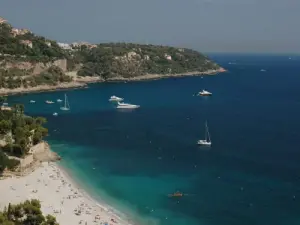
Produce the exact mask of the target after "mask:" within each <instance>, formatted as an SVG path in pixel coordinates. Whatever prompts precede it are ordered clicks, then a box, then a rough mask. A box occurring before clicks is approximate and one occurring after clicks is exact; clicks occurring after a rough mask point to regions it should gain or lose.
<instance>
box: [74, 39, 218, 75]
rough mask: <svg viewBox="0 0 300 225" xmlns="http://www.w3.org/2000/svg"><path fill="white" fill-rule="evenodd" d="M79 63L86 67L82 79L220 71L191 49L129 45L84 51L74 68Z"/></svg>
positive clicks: (81, 73)
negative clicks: (88, 77)
mask: <svg viewBox="0 0 300 225" xmlns="http://www.w3.org/2000/svg"><path fill="white" fill-rule="evenodd" d="M78 63H83V66H82V68H81V69H80V70H79V71H78V75H79V76H101V77H102V78H104V79H109V78H112V77H115V76H122V77H126V78H128V77H134V76H140V75H144V74H169V73H174V74H175V73H185V72H194V71H198V72H204V71H207V70H209V69H219V68H220V67H219V66H218V65H217V64H215V63H214V62H211V61H210V60H209V59H208V58H207V57H206V56H204V55H202V54H201V53H199V52H197V51H194V50H191V49H178V48H174V47H167V46H156V45H140V44H128V43H110V44H100V45H98V47H97V48H93V49H88V48H86V47H81V48H80V49H79V50H78V51H77V52H76V53H75V54H74V57H73V65H75V64H78Z"/></svg>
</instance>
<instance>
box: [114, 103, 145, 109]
mask: <svg viewBox="0 0 300 225" xmlns="http://www.w3.org/2000/svg"><path fill="white" fill-rule="evenodd" d="M139 107H140V106H139V105H133V104H129V103H123V102H118V106H117V109H136V108H139Z"/></svg>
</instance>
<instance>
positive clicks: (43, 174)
mask: <svg viewBox="0 0 300 225" xmlns="http://www.w3.org/2000/svg"><path fill="white" fill-rule="evenodd" d="M27 199H28V200H29V199H38V200H40V202H41V206H42V211H43V214H44V215H47V214H51V215H53V216H55V217H56V219H57V221H58V222H59V224H60V225H71V224H72V225H76V224H83V225H86V224H87V225H91V224H94V225H96V224H106V223H107V224H109V225H110V224H130V223H129V221H125V220H121V219H120V218H119V217H118V216H117V215H116V214H115V213H114V212H113V211H112V210H111V209H108V208H106V207H105V206H101V205H100V204H98V203H97V202H95V201H93V200H92V199H91V198H90V197H89V196H87V195H86V194H85V193H84V192H83V191H81V190H80V189H78V188H77V187H76V185H75V184H74V182H72V180H71V179H70V178H69V177H68V176H67V175H66V174H64V173H63V171H61V169H60V168H59V167H58V166H57V165H56V164H55V163H49V164H48V163H43V164H42V166H41V167H39V168H38V169H36V170H35V171H34V172H32V173H31V174H29V175H27V176H25V177H20V178H15V177H13V178H7V179H4V180H0V209H3V208H4V207H5V206H8V204H9V203H12V204H16V203H20V202H23V201H25V200H27ZM75 210H77V211H79V210H80V211H81V213H80V214H78V215H76V214H75V213H76V211H75ZM97 215H98V216H97ZM111 219H113V220H114V221H112V220H111Z"/></svg>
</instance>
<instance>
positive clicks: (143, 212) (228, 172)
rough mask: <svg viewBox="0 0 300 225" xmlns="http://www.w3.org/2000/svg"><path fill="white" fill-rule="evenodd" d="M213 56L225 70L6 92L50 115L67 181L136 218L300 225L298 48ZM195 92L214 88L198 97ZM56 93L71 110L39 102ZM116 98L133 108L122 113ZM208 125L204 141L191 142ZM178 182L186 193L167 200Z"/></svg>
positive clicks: (183, 223) (28, 108)
mask: <svg viewBox="0 0 300 225" xmlns="http://www.w3.org/2000/svg"><path fill="white" fill-rule="evenodd" d="M209 56H210V57H211V58H212V59H213V60H215V61H216V62H217V63H219V64H220V65H221V66H223V67H224V68H225V69H226V70H228V71H227V72H225V73H221V74H218V75H215V76H203V77H201V76H197V77H185V78H169V79H161V80H156V81H144V82H128V83H101V84H92V85H90V86H89V88H87V89H77V90H64V91H57V92H48V93H34V94H26V95H20V96H11V97H9V99H8V101H9V104H15V103H22V104H24V105H25V112H26V113H27V114H29V115H32V116H44V117H46V118H47V120H48V123H47V125H46V126H47V128H48V129H49V137H47V141H49V143H50V145H51V147H52V149H53V150H54V151H55V152H57V153H58V154H59V155H61V156H62V158H63V160H62V162H61V165H62V166H63V167H64V168H65V169H66V171H68V173H69V174H70V175H71V176H72V178H73V179H74V180H75V181H76V182H78V184H80V185H81V186H82V187H84V188H85V190H86V191H87V192H88V193H89V194H90V195H92V196H93V197H94V198H95V199H97V200H98V201H101V202H105V203H106V204H108V205H110V206H112V207H114V208H115V209H116V210H118V211H120V212H122V213H125V214H126V215H128V216H130V218H131V219H133V220H134V221H136V222H138V223H140V224H144V225H152V224H153V225H156V224H159V225H271V224H272V225H296V224H297V225H299V224H300V214H299V210H300V56H297V55H287V54H285V55H275V54H273V55H267V54H211V55H209ZM202 89H206V90H208V91H210V92H212V93H213V95H212V96H211V97H199V96H196V94H197V93H198V92H199V91H201V90H202ZM64 94H67V96H68V100H69V103H70V107H71V110H70V111H61V110H60V106H61V104H63V103H61V104H59V103H55V104H51V105H48V104H45V101H46V100H53V101H55V102H56V99H59V98H60V99H62V100H63V99H64ZM112 95H116V96H119V97H123V98H124V99H125V100H124V101H125V102H128V103H132V104H139V105H140V106H141V107H140V108H139V109H136V110H125V111H124V110H123V111H121V110H118V109H116V108H115V106H114V105H113V104H112V103H111V102H109V101H108V99H109V97H110V96H112ZM30 100H35V101H36V103H35V104H30V103H29V101H30ZM54 112H57V113H58V116H56V117H55V116H53V113H54ZM206 122H207V124H208V128H209V132H210V136H211V141H212V145H211V147H208V148H207V147H201V146H198V145H197V141H198V140H199V139H203V138H204V136H205V123H206ZM176 191H180V192H182V193H183V196H182V197H180V198H172V197H169V194H172V193H174V192H176Z"/></svg>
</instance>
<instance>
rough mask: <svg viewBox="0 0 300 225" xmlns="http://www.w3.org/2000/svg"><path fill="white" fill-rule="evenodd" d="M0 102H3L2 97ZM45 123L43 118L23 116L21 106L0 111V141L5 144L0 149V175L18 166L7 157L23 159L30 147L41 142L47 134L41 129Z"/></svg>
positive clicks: (46, 131)
mask: <svg viewBox="0 0 300 225" xmlns="http://www.w3.org/2000/svg"><path fill="white" fill-rule="evenodd" d="M0 100H1V101H2V102H3V101H4V99H3V97H2V98H1V99H0ZM45 123H46V119H45V118H43V117H36V118H33V117H30V116H26V115H24V106H23V105H15V106H14V107H12V110H1V111H0V139H1V140H2V141H3V142H4V143H5V145H4V146H3V147H1V148H0V174H1V173H2V172H3V170H4V169H5V168H8V169H13V168H15V167H16V166H17V164H18V163H17V162H16V161H17V160H13V159H9V158H8V157H7V155H9V156H16V157H23V156H25V155H26V154H27V153H28V151H29V149H30V147H31V146H32V145H35V144H37V143H39V142H40V141H42V139H43V138H44V137H45V136H46V135H47V134H48V130H47V129H46V128H44V127H43V124H45ZM4 153H5V154H4Z"/></svg>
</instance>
